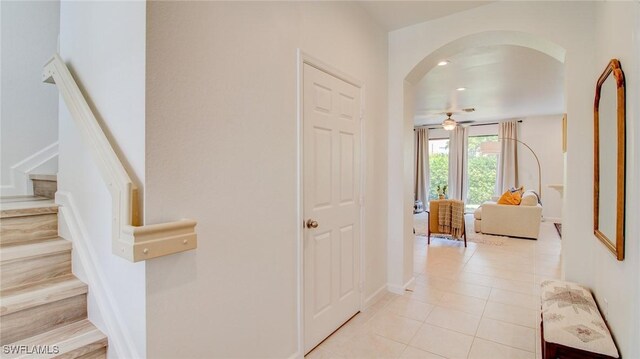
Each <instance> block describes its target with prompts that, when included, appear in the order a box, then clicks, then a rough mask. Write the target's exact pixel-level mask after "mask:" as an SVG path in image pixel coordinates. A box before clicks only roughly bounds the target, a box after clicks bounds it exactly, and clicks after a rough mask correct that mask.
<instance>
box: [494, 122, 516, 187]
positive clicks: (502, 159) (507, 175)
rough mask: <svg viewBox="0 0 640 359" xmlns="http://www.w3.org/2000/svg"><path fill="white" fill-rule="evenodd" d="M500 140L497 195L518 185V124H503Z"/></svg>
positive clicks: (499, 128)
mask: <svg viewBox="0 0 640 359" xmlns="http://www.w3.org/2000/svg"><path fill="white" fill-rule="evenodd" d="M498 138H500V139H501V140H500V155H499V156H498V175H497V179H496V189H495V192H496V195H498V196H499V195H500V194H502V193H503V192H504V191H505V190H507V189H508V188H510V187H515V186H517V185H518V142H516V141H512V140H509V139H510V138H511V139H514V140H517V139H518V122H517V121H509V122H502V123H500V124H499V125H498Z"/></svg>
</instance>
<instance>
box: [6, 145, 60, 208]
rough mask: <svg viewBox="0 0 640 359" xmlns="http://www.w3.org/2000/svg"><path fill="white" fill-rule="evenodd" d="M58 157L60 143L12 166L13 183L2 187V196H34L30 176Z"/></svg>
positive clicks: (49, 146)
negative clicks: (32, 172)
mask: <svg viewBox="0 0 640 359" xmlns="http://www.w3.org/2000/svg"><path fill="white" fill-rule="evenodd" d="M57 156H58V141H56V142H54V143H52V144H50V145H48V146H46V147H45V148H43V149H41V150H40V151H38V152H36V153H34V154H32V155H31V156H29V157H27V158H25V159H24V160H22V161H20V162H18V163H16V164H15V165H13V166H11V169H10V171H11V174H10V178H11V183H9V184H5V185H2V186H0V194H1V195H2V196H21V195H29V194H33V188H31V186H29V184H30V180H29V174H30V173H31V171H33V170H35V169H36V168H38V167H40V166H42V165H43V164H45V163H46V162H47V161H49V160H51V159H53V158H55V157H57Z"/></svg>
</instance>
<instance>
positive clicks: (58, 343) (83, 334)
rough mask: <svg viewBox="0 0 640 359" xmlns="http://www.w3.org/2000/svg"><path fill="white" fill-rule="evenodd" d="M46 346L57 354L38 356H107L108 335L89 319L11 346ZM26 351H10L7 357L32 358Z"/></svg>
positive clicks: (86, 358)
mask: <svg viewBox="0 0 640 359" xmlns="http://www.w3.org/2000/svg"><path fill="white" fill-rule="evenodd" d="M20 346H25V347H26V348H32V347H34V346H45V347H48V348H50V349H51V350H53V349H54V348H57V349H58V353H57V354H49V355H47V354H45V355H42V354H41V355H38V356H37V357H38V358H43V359H45V358H65V359H72V358H84V359H88V358H106V348H107V337H106V336H105V335H104V334H103V333H102V332H101V331H100V330H98V328H96V327H95V326H94V325H93V324H91V322H90V321H89V320H87V319H84V320H80V321H77V322H75V323H71V324H68V325H65V326H62V327H59V328H56V329H53V330H50V331H47V332H44V333H42V334H39V335H36V336H33V337H30V338H26V339H23V340H20V341H17V342H15V343H11V348H20ZM32 357H33V356H30V355H29V354H26V353H20V354H18V353H9V354H5V355H3V358H6V359H18V358H32Z"/></svg>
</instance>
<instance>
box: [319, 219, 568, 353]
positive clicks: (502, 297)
mask: <svg viewBox="0 0 640 359" xmlns="http://www.w3.org/2000/svg"><path fill="white" fill-rule="evenodd" d="M469 222H470V219H467V223H468V225H470V224H471V223H469ZM468 228H469V227H468ZM470 229H471V230H473V229H472V228H470ZM475 238H478V237H477V236H476V237H475ZM479 242H480V243H474V242H469V246H468V248H466V249H465V248H464V246H463V244H462V242H455V241H451V240H449V239H444V238H432V240H431V245H430V246H427V240H426V238H425V237H422V236H418V237H416V242H415V255H414V270H415V276H416V277H415V281H414V283H413V284H412V285H411V286H410V288H409V290H408V291H407V292H406V293H405V294H404V295H402V296H398V295H393V294H390V293H389V294H387V295H385V296H384V297H383V298H382V299H380V301H378V302H377V303H375V304H374V305H372V306H370V307H369V308H367V309H366V310H364V311H363V312H361V313H360V314H358V315H357V316H355V317H354V318H353V319H352V320H350V321H349V322H348V323H346V324H345V325H344V326H343V327H342V328H341V329H340V330H338V331H336V332H335V333H334V334H333V335H332V336H330V337H329V338H327V340H325V341H324V342H323V343H322V344H320V345H319V346H318V347H317V348H316V349H315V350H313V351H312V352H311V353H309V354H308V355H307V358H309V359H317V358H440V359H442V358H452V359H457V358H469V359H502V358H505V359H520V358H522V359H533V358H540V357H541V355H540V329H539V319H540V315H539V307H540V302H539V289H538V288H539V283H540V281H542V280H544V279H547V278H559V277H560V274H561V273H560V265H561V256H560V243H561V241H560V238H559V236H558V234H557V232H556V229H555V227H554V226H553V224H552V223H550V222H544V223H542V225H541V232H540V238H539V239H538V240H537V241H533V240H526V239H515V238H506V237H495V236H491V240H487V241H479ZM482 242H486V243H482Z"/></svg>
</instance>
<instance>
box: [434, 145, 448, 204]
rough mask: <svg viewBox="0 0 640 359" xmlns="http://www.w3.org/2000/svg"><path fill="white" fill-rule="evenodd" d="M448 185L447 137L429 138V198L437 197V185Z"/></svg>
mask: <svg viewBox="0 0 640 359" xmlns="http://www.w3.org/2000/svg"><path fill="white" fill-rule="evenodd" d="M447 185H449V139H448V138H446V139H430V140H429V199H430V200H431V199H438V191H437V188H438V186H441V187H442V186H447Z"/></svg>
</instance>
